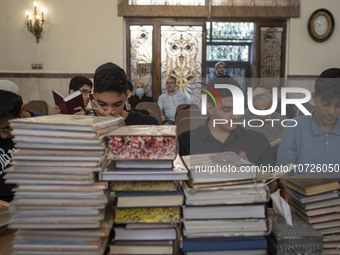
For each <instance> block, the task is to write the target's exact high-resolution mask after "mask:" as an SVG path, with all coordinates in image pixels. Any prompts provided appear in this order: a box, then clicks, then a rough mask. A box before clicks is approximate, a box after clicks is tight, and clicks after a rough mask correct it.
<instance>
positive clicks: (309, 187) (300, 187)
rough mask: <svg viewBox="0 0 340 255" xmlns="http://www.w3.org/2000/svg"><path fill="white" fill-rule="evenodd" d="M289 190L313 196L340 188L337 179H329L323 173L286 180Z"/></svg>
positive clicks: (291, 177) (297, 176) (302, 175)
mask: <svg viewBox="0 0 340 255" xmlns="http://www.w3.org/2000/svg"><path fill="white" fill-rule="evenodd" d="M286 180H287V186H288V188H291V189H293V190H296V191H297V192H299V193H301V194H303V195H305V196H311V195H316V194H320V193H324V192H327V191H332V190H337V189H339V188H340V186H339V182H338V180H337V179H334V178H330V177H327V176H326V175H323V174H321V173H307V174H301V175H295V176H290V177H287V178H286Z"/></svg>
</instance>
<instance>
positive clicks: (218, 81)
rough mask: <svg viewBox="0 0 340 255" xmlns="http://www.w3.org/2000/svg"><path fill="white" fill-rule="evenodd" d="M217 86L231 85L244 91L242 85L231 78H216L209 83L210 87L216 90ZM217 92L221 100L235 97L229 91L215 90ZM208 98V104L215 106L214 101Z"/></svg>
mask: <svg viewBox="0 0 340 255" xmlns="http://www.w3.org/2000/svg"><path fill="white" fill-rule="evenodd" d="M215 84H231V85H235V86H236V87H238V88H239V89H240V90H241V91H242V89H241V86H240V84H239V83H238V82H237V81H236V80H235V79H234V78H232V77H230V76H218V77H216V78H214V79H212V80H210V81H209V85H210V86H211V87H213V88H214V87H215ZM208 90H210V89H209V88H208ZM215 90H216V92H217V94H218V95H219V96H220V98H225V97H231V96H233V94H232V93H231V91H230V90H229V89H216V88H215ZM242 92H243V91H242ZM213 94H214V93H213ZM207 98H208V103H210V104H212V105H214V101H213V99H212V98H211V97H210V96H208V97H207Z"/></svg>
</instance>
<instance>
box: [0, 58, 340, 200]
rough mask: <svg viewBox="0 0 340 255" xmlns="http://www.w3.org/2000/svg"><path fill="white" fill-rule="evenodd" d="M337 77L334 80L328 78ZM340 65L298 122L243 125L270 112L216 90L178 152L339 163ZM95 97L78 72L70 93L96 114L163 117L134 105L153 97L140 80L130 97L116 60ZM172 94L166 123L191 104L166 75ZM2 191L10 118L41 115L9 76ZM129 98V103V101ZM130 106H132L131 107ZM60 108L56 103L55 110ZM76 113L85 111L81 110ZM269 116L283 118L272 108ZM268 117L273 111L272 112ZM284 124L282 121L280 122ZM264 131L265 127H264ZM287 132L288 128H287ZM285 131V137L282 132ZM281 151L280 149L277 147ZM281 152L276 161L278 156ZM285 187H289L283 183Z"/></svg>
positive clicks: (4, 91)
mask: <svg viewBox="0 0 340 255" xmlns="http://www.w3.org/2000/svg"><path fill="white" fill-rule="evenodd" d="M329 78H332V79H329ZM339 78H340V69H338V68H331V69H327V70H325V71H324V72H322V73H321V75H320V76H319V77H318V79H317V80H316V82H315V91H314V92H313V93H312V98H313V101H314V103H315V110H314V111H313V112H312V115H306V116H299V117H297V118H296V121H297V123H298V124H297V125H296V126H295V127H288V128H287V127H285V128H282V127H274V128H273V127H269V126H265V127H262V128H261V130H262V131H260V130H258V129H253V128H247V127H242V126H241V125H239V124H233V123H240V122H241V120H242V119H243V118H244V119H249V118H254V117H256V118H257V119H261V118H264V117H266V116H252V114H251V113H250V112H249V111H245V115H244V116H240V115H236V114H234V112H233V95H232V93H231V91H230V90H228V89H216V91H217V93H218V94H219V95H220V98H221V101H222V104H214V102H213V101H212V99H211V98H210V97H207V98H208V102H207V111H208V113H209V117H208V119H207V121H206V123H205V124H203V125H201V126H199V127H198V128H196V129H192V130H190V131H187V132H184V133H182V134H181V135H179V137H178V141H179V154H180V155H192V154H202V153H214V152H223V151H234V152H236V153H237V154H239V155H241V156H243V157H245V158H247V159H248V160H249V161H250V162H252V163H254V164H256V165H259V166H260V165H275V164H283V165H287V164H290V163H294V164H339V158H340V150H339V148H340V120H339V116H340V83H339V80H340V79H339ZM93 81H94V82H93V95H94V99H90V92H91V90H92V82H91V81H90V80H89V79H87V78H85V77H75V78H74V79H72V81H71V83H70V89H69V92H70V93H72V92H74V91H77V90H79V91H80V92H81V93H82V95H83V99H84V103H86V104H87V103H89V102H90V103H91V105H92V110H93V111H94V112H95V114H96V115H97V116H107V117H112V116H121V117H123V118H124V121H125V125H158V121H157V120H156V119H155V118H153V117H151V116H148V115H146V114H143V113H141V112H138V111H135V110H133V109H134V108H135V107H136V105H137V104H138V103H139V102H144V101H152V98H149V97H148V96H146V94H145V90H144V84H143V83H141V82H136V84H135V92H136V93H135V95H134V96H131V97H130V99H129V100H128V83H129V82H128V80H127V76H126V74H125V71H124V70H123V69H122V68H120V67H119V66H117V65H116V64H113V63H110V62H109V63H106V64H103V65H101V66H99V67H98V68H97V69H96V71H95V74H94V80H93ZM211 84H232V85H234V86H237V87H240V85H239V84H238V83H237V81H236V80H234V79H233V78H231V77H230V76H218V77H216V78H215V79H213V80H212V81H211ZM166 87H167V93H165V94H163V95H161V96H160V97H159V99H158V104H159V106H160V109H161V110H162V114H163V115H165V116H166V117H165V116H163V121H164V123H165V124H174V123H173V122H174V118H175V111H176V107H177V105H179V104H185V103H189V100H188V99H187V97H186V96H185V95H184V94H183V93H182V92H179V91H177V90H176V80H175V79H174V78H172V77H170V78H169V79H167V83H166ZM131 89H132V88H131V86H130V90H131ZM253 99H254V100H253V105H254V107H255V108H258V109H259V110H261V109H262V110H263V109H268V107H270V106H271V103H272V100H271V95H270V93H269V92H267V91H264V90H260V91H258V93H254V97H253ZM0 102H1V107H0V134H1V139H0V160H1V162H0V163H1V173H0V177H1V178H0V193H1V198H0V199H5V200H6V197H7V198H8V197H10V196H11V195H12V192H11V191H10V190H9V189H8V187H6V186H8V185H5V184H4V183H3V178H2V170H4V169H5V168H6V167H7V166H8V165H9V164H10V159H11V157H12V153H13V151H14V144H13V141H12V137H11V135H10V126H9V120H10V119H13V118H24V117H31V116H36V114H35V113H32V112H29V111H27V110H26V107H25V104H23V102H22V99H21V96H20V94H19V91H18V87H17V86H16V85H15V84H11V82H9V81H0ZM127 102H129V104H130V106H129V105H128V104H127ZM130 107H131V109H132V110H128V109H129V108H130ZM58 113H60V109H58V107H57V106H55V107H53V109H52V114H58ZM76 114H86V112H85V111H84V110H83V109H79V111H78V112H77V113H76ZM273 114H274V115H273V116H270V118H275V119H281V118H283V117H282V116H281V115H280V114H278V113H273ZM267 118H268V116H267ZM215 119H224V120H227V121H228V122H227V124H224V125H215V123H214V120H215ZM277 123H280V122H277ZM259 131H260V132H259ZM282 132H283V133H282ZM281 133H282V137H281ZM280 137H281V142H280V146H279V149H278V154H277V155H273V154H274V153H273V148H272V146H271V145H270V142H271V141H273V140H276V139H278V138H280ZM275 154H276V152H275ZM276 156H277V160H276ZM271 185H272V186H271V187H270V189H271V190H275V189H277V186H278V183H275V182H273V183H272V184H271ZM281 188H282V189H284V186H282V187H281Z"/></svg>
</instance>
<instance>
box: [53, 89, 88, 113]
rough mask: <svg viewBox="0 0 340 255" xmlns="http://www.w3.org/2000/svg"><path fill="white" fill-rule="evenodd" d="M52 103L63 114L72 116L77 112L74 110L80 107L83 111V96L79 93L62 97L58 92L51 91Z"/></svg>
mask: <svg viewBox="0 0 340 255" xmlns="http://www.w3.org/2000/svg"><path fill="white" fill-rule="evenodd" d="M52 93H53V98H54V103H55V104H56V105H57V106H58V107H59V109H60V110H61V113H63V114H74V113H76V112H77V110H75V108H77V107H81V108H83V109H85V106H84V100H83V95H82V94H81V93H80V91H75V92H73V93H72V94H70V95H68V96H67V97H64V96H63V95H62V94H60V93H59V92H58V91H55V90H52Z"/></svg>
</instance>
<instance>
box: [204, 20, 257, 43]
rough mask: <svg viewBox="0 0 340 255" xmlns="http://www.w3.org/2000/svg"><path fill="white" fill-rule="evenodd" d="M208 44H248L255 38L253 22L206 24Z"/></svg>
mask: <svg viewBox="0 0 340 255" xmlns="http://www.w3.org/2000/svg"><path fill="white" fill-rule="evenodd" d="M206 27H207V34H208V36H207V42H248V43H251V42H252V41H253V38H254V23H252V22H206Z"/></svg>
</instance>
